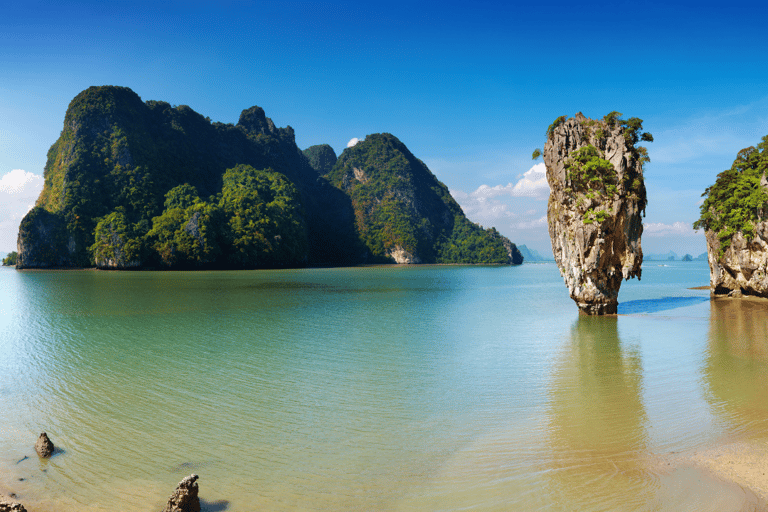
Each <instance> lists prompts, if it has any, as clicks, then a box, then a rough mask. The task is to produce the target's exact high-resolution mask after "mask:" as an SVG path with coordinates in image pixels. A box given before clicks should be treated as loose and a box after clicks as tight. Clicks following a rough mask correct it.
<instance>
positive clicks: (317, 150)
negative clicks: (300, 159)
mask: <svg viewBox="0 0 768 512" xmlns="http://www.w3.org/2000/svg"><path fill="white" fill-rule="evenodd" d="M303 153H304V156H306V157H307V160H308V161H309V165H311V166H312V168H313V169H314V170H315V171H317V173H318V174H320V175H324V174H328V173H329V172H331V170H332V169H333V166H334V165H336V160H338V157H337V156H336V152H335V151H334V150H333V148H332V147H331V146H329V145H328V144H319V145H317V146H310V147H308V148H307V149H305V150H304V151H303Z"/></svg>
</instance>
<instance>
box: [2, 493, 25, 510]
mask: <svg viewBox="0 0 768 512" xmlns="http://www.w3.org/2000/svg"><path fill="white" fill-rule="evenodd" d="M0 512H27V509H26V508H24V505H22V504H21V503H19V502H17V501H15V500H14V499H13V498H12V497H10V496H4V495H2V494H0Z"/></svg>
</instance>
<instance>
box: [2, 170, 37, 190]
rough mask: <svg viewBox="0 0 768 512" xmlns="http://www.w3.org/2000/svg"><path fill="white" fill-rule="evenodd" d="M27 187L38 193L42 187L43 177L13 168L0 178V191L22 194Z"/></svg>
mask: <svg viewBox="0 0 768 512" xmlns="http://www.w3.org/2000/svg"><path fill="white" fill-rule="evenodd" d="M27 188H29V189H34V190H37V192H38V193H39V192H40V190H41V189H42V188H43V177H42V176H40V175H39V174H34V173H31V172H27V171H24V170H22V169H14V170H12V171H11V172H9V173H6V174H4V175H3V177H2V178H0V193H5V194H22V193H24V192H25V191H26V190H25V189H27Z"/></svg>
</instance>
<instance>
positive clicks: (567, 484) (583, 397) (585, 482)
mask: <svg viewBox="0 0 768 512" xmlns="http://www.w3.org/2000/svg"><path fill="white" fill-rule="evenodd" d="M553 368H554V369H555V371H553V372H552V379H551V381H550V390H549V392H548V398H549V400H548V407H547V409H546V416H547V418H548V421H547V426H546V431H547V435H548V437H549V443H550V449H551V454H552V455H551V458H550V459H549V464H550V465H549V466H548V467H547V466H545V467H544V468H543V469H544V473H545V474H546V475H547V478H548V479H549V481H550V484H549V485H548V486H547V492H549V493H551V496H552V499H553V500H554V501H555V502H557V503H568V505H569V507H570V508H569V510H587V509H592V508H594V504H595V503H599V502H600V500H605V499H606V497H607V496H608V495H610V496H611V498H610V499H612V500H613V499H616V498H617V497H618V500H619V501H618V502H626V503H630V502H632V501H633V500H638V501H637V502H638V503H643V502H645V503H648V502H650V501H651V500H652V499H653V497H652V496H651V495H650V494H652V492H649V491H650V489H649V488H648V487H646V486H643V485H642V484H641V483H640V482H642V479H643V478H644V477H643V476H641V475H642V474H643V471H644V469H645V468H644V462H643V457H642V455H643V454H644V453H645V452H646V451H647V440H648V430H647V427H646V425H647V423H648V419H647V413H646V410H645V406H644V403H643V398H642V397H643V361H642V357H641V353H640V351H639V350H638V349H637V348H636V347H633V346H631V345H629V346H628V345H626V344H624V343H622V340H621V339H620V338H619V331H618V319H617V318H598V317H588V316H586V315H579V317H578V318H577V319H576V321H575V322H574V324H573V327H572V329H571V335H570V339H566V341H565V343H564V344H563V350H562V352H561V354H560V355H559V356H558V357H557V359H556V360H555V364H554V366H553ZM543 460H547V459H546V458H544V459H543ZM609 482H610V483H609ZM641 497H642V498H641ZM585 499H586V500H594V501H591V502H590V503H585V502H584V501H583V500H585ZM606 502H607V501H606ZM590 505H592V506H590Z"/></svg>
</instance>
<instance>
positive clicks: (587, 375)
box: [0, 262, 768, 512]
mask: <svg viewBox="0 0 768 512" xmlns="http://www.w3.org/2000/svg"><path fill="white" fill-rule="evenodd" d="M708 279H709V275H708V268H707V266H706V263H700V262H694V263H682V262H676V263H669V264H668V266H660V265H659V264H656V263H653V262H648V263H646V265H645V266H644V270H643V280H642V281H641V282H639V283H638V282H637V281H630V282H625V283H624V285H623V287H622V291H621V294H620V296H619V300H620V302H621V305H620V309H619V312H620V313H624V315H622V316H619V317H618V318H616V317H614V318H588V317H580V316H579V315H578V313H577V310H576V306H575V305H574V303H573V302H572V301H571V300H570V299H569V298H568V296H567V290H566V289H565V286H564V285H563V283H562V280H561V278H560V276H559V274H558V272H557V268H556V267H555V266H554V264H541V265H523V266H521V267H467V266H457V267H452V266H427V267H400V266H397V267H363V268H352V269H309V270H289V271H257V272H196V273H173V272H164V273H143V272H127V273H110V272H96V271H82V272H81V271H61V272H44V271H38V272H16V271H14V270H10V269H3V270H2V271H1V272H0V290H2V296H0V411H2V421H1V422H0V429H1V430H0V457H1V460H0V490H2V488H5V489H6V490H9V489H10V490H13V491H14V492H16V494H18V495H19V499H21V500H22V501H24V502H25V503H26V504H27V505H28V506H29V505H34V508H33V507H29V508H31V509H32V510H36V511H42V510H57V511H64V512H66V511H70V510H72V511H74V510H78V511H80V510H124V511H140V510H142V511H143V510H152V509H159V508H161V507H162V505H163V503H164V501H165V499H166V498H167V496H168V495H169V494H170V492H171V490H172V489H173V487H174V486H175V484H176V483H177V482H178V481H179V480H180V479H181V478H182V477H183V476H185V475H188V474H190V473H193V472H194V473H197V474H199V475H200V488H201V496H202V497H203V498H204V509H207V510H231V511H247V510H257V509H264V510H456V509H472V510H740V509H742V508H743V506H744V503H745V497H744V495H743V493H741V492H740V490H739V489H734V488H733V487H732V486H728V485H725V484H718V483H717V482H712V481H709V480H703V479H702V477H701V475H700V474H699V473H695V472H691V471H692V470H690V469H689V468H685V467H682V468H669V467H665V465H666V463H665V462H664V460H666V459H665V457H666V456H667V455H668V454H670V453H673V452H675V453H679V452H690V451H694V450H699V449H704V448H707V447H710V446H713V445H717V444H718V443H722V442H724V441H725V440H728V439H733V438H734V437H736V438H745V437H746V438H763V437H766V438H768V423H767V422H766V420H768V401H766V400H764V398H763V397H765V396H766V391H768V390H766V387H767V386H768V379H766V373H767V372H768V364H766V358H768V342H767V341H766V340H767V339H768V332H767V331H768V327H766V326H768V322H766V320H768V318H766V310H768V306H766V305H765V304H764V303H753V302H747V301H744V302H739V301H730V302H729V301H726V302H712V303H710V301H709V300H708V297H709V294H708V291H699V290H689V289H688V288H689V287H693V286H701V285H706V284H707V283H708ZM41 431H46V432H48V434H49V435H50V437H51V438H52V439H53V440H54V442H55V443H56V444H57V445H59V446H60V447H61V448H62V451H61V452H60V453H58V454H56V455H55V456H54V457H53V458H52V459H50V460H48V461H41V460H39V459H38V458H37V456H36V455H35V454H34V450H33V449H32V445H33V444H34V440H35V438H36V436H37V434H38V433H39V432H41ZM25 456H29V457H30V458H29V459H26V460H22V461H21V462H17V461H19V460H21V459H23V457H25ZM20 478H23V479H24V480H23V481H20V480H19V479H20Z"/></svg>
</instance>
